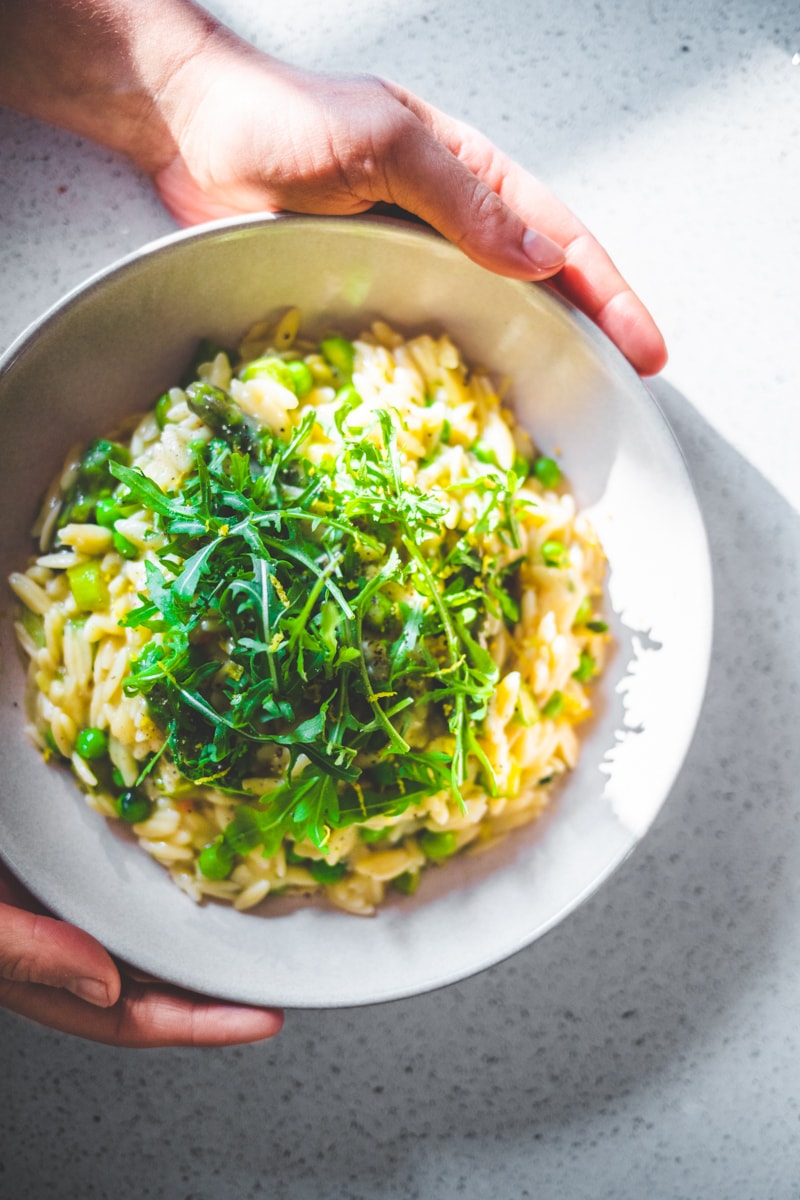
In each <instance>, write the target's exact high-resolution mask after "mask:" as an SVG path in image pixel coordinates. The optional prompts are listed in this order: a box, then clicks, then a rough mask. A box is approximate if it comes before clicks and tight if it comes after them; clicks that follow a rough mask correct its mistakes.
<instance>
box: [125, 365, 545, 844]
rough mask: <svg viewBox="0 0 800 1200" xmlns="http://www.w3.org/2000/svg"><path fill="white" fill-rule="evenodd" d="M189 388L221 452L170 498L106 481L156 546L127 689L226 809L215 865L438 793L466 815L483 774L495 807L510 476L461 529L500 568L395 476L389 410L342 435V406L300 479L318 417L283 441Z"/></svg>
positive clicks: (136, 476) (512, 518) (398, 460)
mask: <svg viewBox="0 0 800 1200" xmlns="http://www.w3.org/2000/svg"><path fill="white" fill-rule="evenodd" d="M189 390H190V393H191V401H192V406H193V407H194V408H195V411H197V412H199V413H200V414H201V415H203V413H205V414H206V417H207V418H208V423H209V424H212V429H213V432H214V433H215V434H216V436H215V437H214V439H213V440H212V441H211V442H210V443H208V444H207V445H206V446H204V447H202V446H199V445H197V444H196V447H195V469H194V470H193V471H192V473H191V474H190V475H189V476H188V477H187V478H186V480H185V481H184V483H183V485H182V486H181V487H180V488H179V489H178V490H176V491H174V492H169V491H163V490H162V489H161V488H159V487H158V486H157V484H156V483H154V482H153V481H152V480H150V479H149V478H147V477H146V476H145V475H144V474H143V473H142V471H141V470H139V469H137V468H131V467H127V466H125V465H123V464H121V463H117V462H111V463H110V465H109V470H110V471H111V473H112V474H113V476H114V477H115V478H116V479H117V480H118V481H119V482H120V484H121V485H123V487H122V489H120V490H121V492H122V495H123V496H124V498H125V501H126V502H129V503H136V504H139V505H141V506H143V507H144V508H145V509H147V510H149V512H151V513H152V514H153V520H154V523H155V524H156V526H157V528H158V529H159V531H160V532H161V533H162V534H163V535H164V537H163V538H162V539H160V541H159V543H158V544H159V545H160V546H161V548H160V549H158V550H152V551H150V552H149V556H148V559H147V561H146V562H145V570H146V588H145V590H144V591H143V592H142V593H141V595H140V597H139V599H140V601H141V604H140V605H139V606H138V607H137V608H135V609H133V610H132V611H131V612H129V613H128V615H127V617H126V618H125V619H124V622H123V623H124V624H126V625H129V626H144V627H145V628H147V629H148V630H150V632H151V634H152V637H151V639H150V640H149V641H148V643H147V645H146V646H145V648H144V650H143V651H142V652H141V654H140V655H139V657H138V658H137V659H136V660H135V661H134V662H133V663H132V664H131V669H130V674H129V676H128V677H127V678H126V680H125V684H124V690H125V693H126V694H127V695H129V696H133V695H137V694H141V695H142V696H144V697H145V698H146V701H147V704H148V708H149V712H150V714H151V716H152V718H153V720H154V721H155V722H156V724H157V725H158V726H159V727H160V728H161V729H162V731H163V733H164V736H165V739H166V745H167V747H168V749H169V753H170V756H171V758H172V760H173V762H174V764H175V766H176V767H177V768H178V770H179V771H180V772H181V773H182V774H183V775H184V776H185V777H186V778H187V779H189V780H192V781H194V782H195V783H197V784H209V785H213V786H214V787H218V788H221V789H223V790H224V791H228V792H231V793H233V794H235V795H237V796H238V797H239V798H240V799H241V803H240V804H239V805H238V807H237V811H236V816H235V818H234V820H233V821H232V823H231V824H230V825H229V827H228V829H227V830H226V831H225V834H224V839H225V842H226V843H227V845H228V847H229V849H230V851H233V852H234V853H239V854H241V853H247V852H248V851H250V850H252V849H254V848H256V847H259V846H261V847H263V850H264V853H265V854H272V853H274V852H275V850H276V849H277V848H278V846H279V845H280V844H281V842H282V840H283V839H284V838H289V839H291V840H293V841H295V842H301V841H303V840H304V839H310V841H311V842H312V843H313V844H314V845H315V846H317V847H318V848H319V849H320V850H324V848H325V846H326V845H327V841H328V838H329V836H330V832H331V830H332V829H336V828H342V827H344V826H346V825H349V824H353V823H358V822H363V821H365V820H367V819H370V818H373V817H380V816H393V815H396V814H399V813H402V812H403V811H405V810H406V809H408V808H409V807H410V806H412V805H416V804H419V803H420V802H421V800H422V799H423V798H424V797H425V796H430V795H431V794H433V793H435V792H438V791H442V790H445V789H448V790H450V791H451V792H452V794H453V796H454V797H455V798H456V800H457V801H458V802H459V803H461V804H463V800H462V788H463V785H464V783H465V780H467V779H468V778H471V777H473V776H474V775H476V774H480V775H482V777H483V782H484V784H485V786H487V788H489V790H492V789H493V786H494V780H493V774H492V769H491V766H490V764H489V762H488V760H487V758H486V756H485V755H484V753H483V752H482V750H481V748H480V745H479V742H478V738H477V736H476V735H477V733H478V732H479V731H480V728H481V723H482V721H483V720H484V718H485V716H486V712H487V707H488V704H489V700H490V698H491V696H492V694H493V691H494V688H495V685H496V683H497V680H498V677H499V671H498V668H497V665H496V664H495V663H494V661H493V659H492V657H491V655H490V654H489V652H488V651H487V649H486V648H485V644H484V642H483V641H482V633H483V630H484V628H485V625H486V622H487V619H488V618H490V617H495V618H497V617H498V616H499V617H500V618H501V619H502V620H503V621H504V622H505V623H506V624H507V625H508V627H509V628H512V627H513V625H514V623H515V622H516V620H517V619H518V606H517V601H516V600H515V598H514V592H515V590H516V588H515V575H514V572H515V570H516V567H517V566H518V564H515V563H514V562H513V561H512V562H511V564H510V565H509V564H508V562H507V561H506V559H507V557H509V556H510V557H511V558H512V559H513V557H514V548H516V547H518V546H519V534H518V529H517V516H516V514H517V507H516V506H517V503H518V502H517V500H516V492H517V489H518V487H519V484H520V483H521V479H518V478H517V476H516V475H515V474H514V471H513V470H512V471H509V472H503V471H501V470H500V469H499V468H484V474H483V475H482V476H481V479H480V480H479V484H478V489H477V490H478V494H479V495H480V496H482V497H483V501H482V503H483V507H482V510H481V512H480V514H479V518H478V521H477V525H476V527H475V530H474V532H475V533H476V534H478V535H479V534H482V533H492V534H496V535H497V539H499V541H500V542H501V543H503V544H505V545H506V546H508V547H509V548H510V553H509V556H506V555H504V556H503V561H502V564H501V562H500V560H499V558H498V557H494V558H493V557H491V556H486V555H482V553H481V552H480V551H479V549H478V548H477V545H476V538H475V537H470V538H469V539H467V538H466V537H465V536H464V535H460V534H458V533H457V532H454V531H450V530H447V529H445V528H444V524H443V521H444V517H445V516H446V514H447V511H448V510H447V505H446V504H445V503H444V502H443V500H442V499H441V498H439V497H438V496H436V495H432V494H426V493H425V492H423V491H422V490H420V488H418V487H416V486H409V485H408V484H406V483H405V482H404V481H403V464H402V457H401V453H400V450H399V447H398V438H397V432H398V417H397V415H396V414H395V413H393V412H390V411H388V410H382V411H380V412H378V413H377V414H375V418H374V420H373V421H372V423H371V424H370V425H368V426H367V427H365V428H360V429H353V428H351V427H350V426H349V425H348V423H347V421H346V417H347V415H348V413H349V412H350V411H352V409H353V407H354V404H353V401H352V397H350V398H349V400H347V405H349V407H348V406H347V405H346V406H345V409H344V410H343V411H342V412H339V413H337V417H336V427H337V430H338V433H339V436H340V438H341V443H342V444H341V448H340V449H339V451H338V453H337V456H336V458H335V459H334V458H333V456H330V457H328V458H323V459H322V461H321V462H315V461H312V460H311V459H310V458H309V457H307V456H306V454H305V453H304V447H305V446H306V445H307V443H308V441H309V439H310V438H311V437H312V436H313V434H314V427H315V424H316V416H315V413H314V412H313V411H311V412H309V413H307V414H306V415H305V416H304V417H303V418H302V420H301V421H300V422H299V423H298V425H297V426H296V427H295V428H294V429H293V430H292V431H291V434H290V436H289V437H288V438H287V439H285V440H284V439H280V438H278V437H277V436H276V435H274V434H272V433H270V432H265V431H264V430H255V429H253V428H251V426H250V425H249V424H245V423H244V422H243V421H242V420H240V419H238V417H237V413H236V411H235V408H236V406H235V404H234V402H233V400H232V399H231V398H230V397H229V396H228V395H227V393H222V394H220V391H219V389H210V388H208V387H206V386H204V387H203V388H201V387H200V386H199V385H198V386H197V387H194V388H190V389H189ZM351 390H352V389H351ZM420 713H421V714H422V715H423V716H424V721H420ZM421 727H423V728H424V730H425V732H424V735H423V736H422V739H421V738H420V732H419V731H420V728H421ZM420 740H422V744H419V743H420ZM434 741H435V744H436V748H435V749H434V748H431V743H432V742H434ZM442 747H446V749H443V748H442ZM265 776H267V777H269V776H272V777H273V778H274V779H275V786H273V787H272V788H271V790H269V791H266V792H265V793H264V794H263V795H261V796H260V797H259V798H258V799H255V800H254V799H253V798H252V795H251V793H250V792H249V791H248V789H247V788H246V787H245V784H246V782H247V781H248V780H250V779H252V778H261V777H265Z"/></svg>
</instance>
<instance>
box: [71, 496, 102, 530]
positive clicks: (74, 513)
mask: <svg viewBox="0 0 800 1200" xmlns="http://www.w3.org/2000/svg"><path fill="white" fill-rule="evenodd" d="M94 503H95V502H94V497H93V496H83V495H78V496H76V497H75V499H74V501H73V502H72V504H71V505H70V506H69V508H68V509H67V511H66V512H65V514H64V517H65V520H64V524H65V525H66V524H68V523H69V522H70V521H77V523H78V524H79V525H80V524H82V523H83V522H84V521H88V520H89V518H90V517H91V515H92V509H93V508H94Z"/></svg>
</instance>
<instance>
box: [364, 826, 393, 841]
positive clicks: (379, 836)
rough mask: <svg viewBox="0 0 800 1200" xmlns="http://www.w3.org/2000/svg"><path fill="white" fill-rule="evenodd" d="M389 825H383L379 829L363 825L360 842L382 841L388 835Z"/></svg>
mask: <svg viewBox="0 0 800 1200" xmlns="http://www.w3.org/2000/svg"><path fill="white" fill-rule="evenodd" d="M389 830H390V826H388V825H383V826H381V828H380V829H370V828H369V827H365V828H364V829H362V830H361V840H362V842H382V841H384V840H385V839H386V838H387V837H388V836H389Z"/></svg>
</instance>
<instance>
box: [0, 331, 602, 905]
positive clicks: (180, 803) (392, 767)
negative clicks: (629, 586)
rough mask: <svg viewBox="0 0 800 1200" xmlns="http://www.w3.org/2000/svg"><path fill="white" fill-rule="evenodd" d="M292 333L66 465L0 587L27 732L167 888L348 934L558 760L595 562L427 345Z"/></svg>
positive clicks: (571, 746) (584, 676) (580, 685)
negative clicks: (24, 666)
mask: <svg viewBox="0 0 800 1200" xmlns="http://www.w3.org/2000/svg"><path fill="white" fill-rule="evenodd" d="M298 322H299V315H298V313H297V311H296V310H289V311H288V312H287V313H286V314H285V315H284V316H283V318H282V319H281V320H280V321H279V322H278V324H277V327H269V326H267V325H265V326H263V327H256V328H255V329H253V330H251V331H250V333H249V334H247V335H246V337H245V340H244V342H243V343H242V344H241V345H240V347H239V348H238V350H237V351H236V352H233V351H229V350H223V349H221V348H218V347H211V346H210V345H208V344H203V345H202V347H201V351H200V353H199V356H198V358H197V360H196V364H195V367H194V369H193V371H192V372H191V373H190V378H188V379H187V380H184V381H183V383H182V385H181V386H179V387H178V386H176V387H173V388H172V389H171V390H170V391H168V392H167V393H166V394H165V395H164V396H162V397H161V398H160V399H159V400H158V403H157V404H156V406H155V408H154V409H153V410H152V411H151V412H148V413H147V415H146V416H144V417H143V418H141V419H137V423H136V424H135V425H134V424H133V423H131V425H129V427H128V431H127V432H125V433H122V434H118V435H116V436H112V437H109V438H102V439H100V440H98V441H96V442H94V443H92V445H91V446H89V447H88V449H81V448H77V449H75V450H73V451H71V452H70V455H69V456H68V460H67V462H66V463H65V465H64V468H63V470H62V472H61V474H60V476H59V477H58V479H57V480H56V481H55V482H54V484H53V486H52V488H51V490H50V492H49V493H48V496H47V498H46V500H45V504H44V507H43V510H42V514H41V517H40V519H39V522H38V525H37V528H36V529H35V531H34V532H35V534H36V536H37V537H38V538H39V553H38V555H37V557H36V558H34V559H33V560H32V562H31V564H30V565H29V567H28V569H27V571H25V572H24V573H22V572H20V573H18V574H15V575H14V576H12V579H11V583H12V586H13V587H14V589H15V591H16V593H17V595H18V597H19V599H20V601H21V602H22V607H21V612H20V618H19V621H18V624H17V630H18V635H19V640H20V643H21V645H22V647H23V649H24V650H25V652H26V653H27V655H28V656H29V659H30V685H31V686H30V689H29V691H30V706H31V718H32V719H31V733H32V736H33V737H34V738H35V740H36V741H37V743H38V745H39V746H40V747H41V749H42V751H43V752H44V754H45V755H47V756H49V757H52V758H54V759H58V760H66V761H69V762H70V763H71V765H72V768H73V770H74V772H75V775H76V776H77V779H78V781H79V783H80V786H81V787H82V789H83V790H84V791H85V793H86V796H87V799H88V802H89V803H90V804H91V805H92V806H93V807H94V808H95V809H97V810H98V811H99V812H100V813H102V814H104V815H105V816H107V817H113V818H121V819H122V820H125V821H127V822H128V823H129V824H130V825H131V826H132V829H133V831H134V833H135V834H136V836H137V837H138V839H139V842H140V844H141V845H142V846H143V847H144V848H145V849H146V850H147V851H148V853H150V854H151V855H152V856H153V857H154V858H156V859H157V860H158V861H159V862H161V863H163V864H164V865H165V867H166V868H167V869H168V870H169V871H170V873H171V875H172V877H173V879H174V880H175V882H176V883H177V884H178V885H179V886H180V887H182V888H183V889H184V890H185V891H186V892H187V893H188V894H189V895H190V896H192V897H193V898H194V899H196V900H200V899H202V897H203V896H213V897H217V898H220V899H224V900H229V901H231V902H232V903H233V904H234V905H235V906H236V907H238V908H242V909H244V908H248V907H251V906H253V905H256V904H258V903H260V902H261V901H262V900H263V899H264V898H265V897H266V896H268V895H269V894H274V893H278V892H286V891H296V892H309V891H320V890H322V891H324V892H325V893H326V894H327V896H328V898H329V899H330V901H331V902H332V903H333V904H335V905H337V906H339V907H340V908H344V909H346V910H348V911H350V912H354V913H371V912H373V911H374V909H375V908H376V906H377V905H379V904H380V902H381V901H382V900H383V898H384V895H385V893H386V890H387V889H389V888H393V889H396V890H399V891H401V892H409V891H413V890H414V888H415V887H416V886H417V882H418V880H419V878H420V873H421V872H422V871H423V869H424V868H425V867H426V866H428V865H429V864H431V863H435V864H441V863H442V862H444V861H445V860H446V859H448V858H450V857H451V856H452V855H453V854H456V853H458V852H459V851H461V850H463V849H465V848H466V847H469V848H471V849H478V848H480V847H484V846H486V845H488V844H491V843H492V842H493V841H494V840H496V839H497V838H498V837H500V836H502V835H504V834H506V833H508V832H509V831H510V830H512V829H515V828H517V827H518V826H520V825H522V824H524V823H526V822H529V821H531V820H533V819H534V818H536V817H537V816H538V815H539V814H540V813H541V811H542V809H543V808H544V807H545V805H546V804H547V801H548V796H549V793H550V791H551V789H552V787H553V785H554V784H555V783H556V782H557V781H558V779H559V778H560V777H561V776H563V774H564V773H565V772H566V771H568V770H569V768H570V767H572V766H573V765H574V763H575V759H576V755H577V739H576V734H575V726H576V724H577V723H578V722H580V721H581V720H583V719H584V718H585V717H587V716H588V715H589V713H590V699H589V691H590V684H591V681H592V679H593V677H594V676H595V675H596V674H597V672H598V671H599V670H600V668H601V665H602V658H603V654H604V649H605V645H606V642H607V640H608V633H607V629H606V625H605V623H604V622H603V620H602V618H601V617H600V616H599V615H598V611H597V610H598V604H599V599H600V596H601V590H602V580H603V573H604V565H605V563H604V558H603V554H602V551H601V548H600V546H599V545H598V543H597V540H596V538H595V536H594V534H593V532H592V530H591V528H590V527H589V525H588V523H587V522H586V520H585V519H584V518H583V517H582V516H581V515H580V514H578V513H576V511H575V503H574V500H573V498H572V496H571V495H570V494H569V492H568V491H567V490H566V488H565V486H564V481H563V480H562V477H561V471H560V468H559V467H558V465H557V463H556V461H555V459H554V458H552V457H545V456H542V455H540V454H538V453H537V452H536V451H535V450H534V448H533V446H532V444H531V442H530V439H529V438H528V436H527V435H526V434H525V433H524V432H523V431H522V430H521V429H520V428H519V427H518V426H517V425H516V424H515V422H514V420H513V417H512V416H511V414H510V413H509V412H508V411H506V410H505V409H504V408H503V407H502V405H501V403H500V400H499V398H498V394H497V390H496V387H495V385H494V384H493V383H492V381H491V379H490V378H489V376H488V375H487V374H486V373H485V372H482V371H481V370H478V369H472V370H468V369H467V367H466V366H465V364H464V362H463V361H462V358H461V356H460V354H459V352H458V350H457V349H456V347H455V346H454V345H453V343H452V342H451V341H450V340H449V339H448V337H446V336H439V337H434V336H431V335H429V334H422V335H419V336H415V337H412V338H410V339H408V340H404V339H403V338H402V337H401V336H400V335H399V334H397V333H395V332H394V331H393V330H392V329H390V328H389V327H388V326H387V325H385V324H383V323H381V322H376V323H375V324H373V325H372V327H371V328H370V329H369V330H368V331H367V332H365V333H364V334H362V335H361V336H360V337H359V338H357V339H356V340H355V341H354V342H350V341H348V340H347V339H345V338H343V337H341V336H336V335H332V336H330V337H327V338H323V339H322V340H321V341H320V342H318V343H313V344H312V343H310V342H307V341H305V340H303V338H302V337H301V336H300V334H299V332H298Z"/></svg>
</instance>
